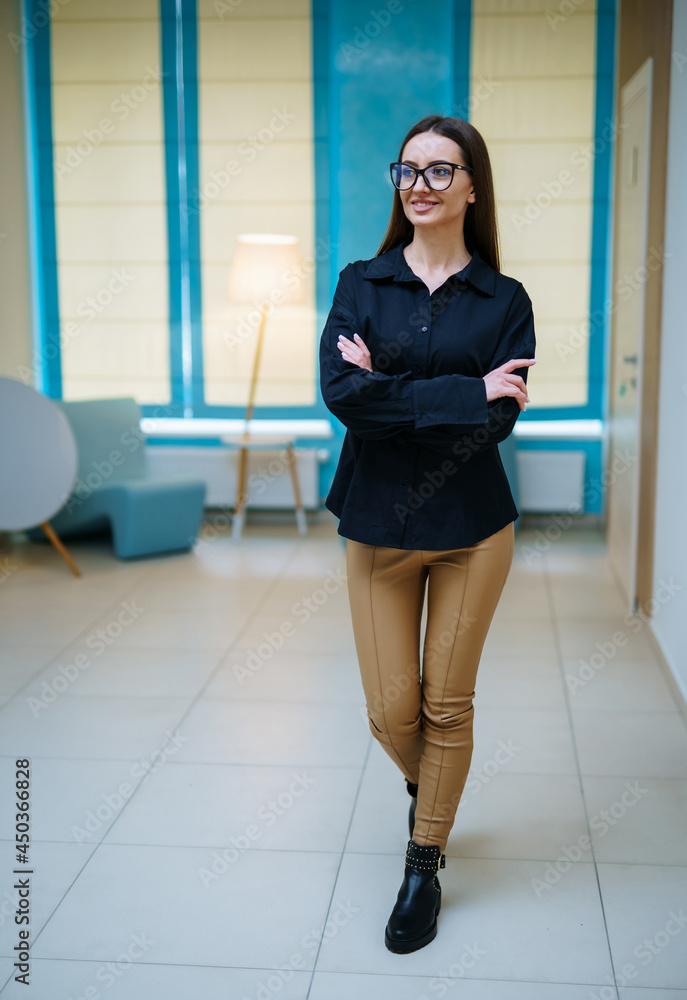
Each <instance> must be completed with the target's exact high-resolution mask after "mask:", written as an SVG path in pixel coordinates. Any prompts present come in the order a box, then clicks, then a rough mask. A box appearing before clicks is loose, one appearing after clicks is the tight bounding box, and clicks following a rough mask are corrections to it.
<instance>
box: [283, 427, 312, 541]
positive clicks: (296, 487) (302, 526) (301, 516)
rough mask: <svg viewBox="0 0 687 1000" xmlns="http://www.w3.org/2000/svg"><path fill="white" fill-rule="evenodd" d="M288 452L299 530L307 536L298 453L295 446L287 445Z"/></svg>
mask: <svg viewBox="0 0 687 1000" xmlns="http://www.w3.org/2000/svg"><path fill="white" fill-rule="evenodd" d="M286 451H287V455H288V459H289V472H290V473H291V482H292V484H293V499H294V501H295V506H296V524H297V525H298V530H299V532H300V533H301V535H307V533H308V523H307V521H306V519H305V511H304V510H303V500H302V498H301V485H300V483H299V481H298V465H297V464H296V452H295V451H294V448H293V445H290V444H289V445H287V446H286Z"/></svg>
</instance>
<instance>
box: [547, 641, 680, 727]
mask: <svg viewBox="0 0 687 1000" xmlns="http://www.w3.org/2000/svg"><path fill="white" fill-rule="evenodd" d="M594 664H598V666H595V665H594ZM594 664H591V663H590V662H589V661H587V662H586V664H581V663H580V661H579V660H576V661H575V660H568V661H566V662H565V663H564V675H565V686H566V689H567V692H568V697H569V699H570V706H571V708H573V709H575V708H593V709H604V710H606V711H609V712H642V711H648V712H659V711H666V712H675V711H677V708H678V706H677V703H676V702H675V699H674V698H673V695H672V694H671V691H670V688H669V687H668V685H667V683H666V680H665V678H664V676H663V671H662V670H661V668H660V667H659V665H658V663H656V662H655V661H654V660H648V659H644V660H632V659H629V658H628V657H626V656H625V655H624V653H623V652H620V653H618V656H617V658H616V659H613V660H605V659H604V660H599V661H594Z"/></svg>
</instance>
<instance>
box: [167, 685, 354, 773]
mask: <svg viewBox="0 0 687 1000" xmlns="http://www.w3.org/2000/svg"><path fill="white" fill-rule="evenodd" d="M183 730H184V734H185V735H186V736H187V737H188V742H187V743H185V744H184V746H183V747H182V748H181V750H180V751H179V754H178V756H177V758H176V759H177V760H179V761H203V762H205V763H209V764H212V763H215V764H286V765H289V766H290V765H293V766H301V767H302V766H305V765H308V764H309V765H311V766H317V765H320V766H324V767H360V766H361V765H362V763H363V758H364V756H365V751H366V750H367V747H368V744H369V741H370V739H371V736H370V734H369V728H368V727H367V726H366V725H365V723H363V720H362V718H361V714H360V712H359V711H358V709H357V708H356V707H355V706H353V705H329V704H326V705H308V704H303V703H300V704H299V703H295V704H285V703H284V702H275V701H272V702H268V701H260V702H258V701H253V702H251V701H242V702H231V701H212V702H211V701H208V700H205V699H203V700H201V701H199V702H197V703H196V704H195V705H194V707H193V708H192V709H191V711H190V712H189V715H188V717H187V718H186V719H185V720H184V726H183Z"/></svg>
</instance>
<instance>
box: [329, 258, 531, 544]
mask: <svg viewBox="0 0 687 1000" xmlns="http://www.w3.org/2000/svg"><path fill="white" fill-rule="evenodd" d="M408 242H410V241H409V240H408V241H406V243H404V244H398V245H397V246H396V247H394V248H393V249H392V250H390V251H388V253H384V254H381V255H380V256H378V257H374V258H373V259H372V260H357V261H354V262H353V263H351V264H347V265H346V267H344V269H343V270H342V271H341V273H340V274H339V281H338V284H337V287H336V291H335V293H334V299H333V303H332V308H331V311H330V313H329V316H328V318H327V322H326V324H325V327H324V330H323V332H322V337H321V341H320V388H321V392H322V397H323V399H324V402H325V404H326V405H327V408H328V409H329V410H330V411H331V412H332V413H333V414H334V415H335V416H336V417H338V419H339V420H340V421H341V422H342V423H343V424H344V425H345V426H346V428H347V432H346V436H345V439H344V442H343V446H342V449H341V455H340V458H339V464H338V467H337V470H336V474H335V476H334V480H333V482H332V486H331V489H330V491H329V495H328V496H327V499H326V501H325V506H326V507H327V508H328V509H329V510H330V511H332V513H333V514H335V515H336V516H337V517H338V518H340V523H339V527H338V531H339V534H340V535H343V536H344V537H346V538H351V539H354V540H355V541H358V542H366V543H368V544H371V545H384V546H391V547H392V548H399V549H453V548H464V547H466V546H469V545H474V544H476V543H477V542H479V541H481V540H482V539H483V538H486V537H488V536H489V535H491V534H493V533H494V532H496V531H499V530H500V529H501V528H503V527H505V526H506V525H507V524H509V523H510V522H511V521H513V520H515V518H517V517H518V510H517V507H516V506H515V502H514V500H513V496H512V494H511V491H510V487H509V484H508V479H507V477H506V473H505V471H504V468H503V464H502V462H501V456H500V455H499V450H498V447H497V444H498V442H499V441H503V440H504V439H505V438H506V437H508V435H509V434H510V432H511V431H512V429H513V426H514V425H515V421H516V420H517V418H518V416H519V414H520V407H519V405H518V403H517V401H516V400H515V399H514V398H513V397H512V396H502V397H500V398H498V399H494V400H491V401H490V402H487V392H486V386H485V383H484V381H483V376H484V375H486V374H487V373H488V372H490V371H492V370H493V369H494V368H498V367H499V366H500V365H502V364H504V362H506V361H509V360H510V359H512V358H533V357H534V349H535V335H534V317H533V313H532V303H531V301H530V299H529V296H528V295H527V292H526V291H525V289H524V288H523V286H522V284H521V283H520V282H519V281H517V280H516V279H515V278H510V277H507V276H506V275H504V274H501V273H499V272H498V271H495V270H494V269H493V268H492V267H491V266H490V265H489V264H487V263H486V261H484V260H483V259H482V258H481V257H480V255H479V253H478V252H477V251H476V250H475V251H473V254H472V259H471V260H470V261H469V263H468V264H467V265H466V267H464V268H463V270H462V271H459V272H457V273H456V274H453V275H450V276H449V277H448V278H447V279H446V281H445V282H444V284H443V285H441V287H440V288H437V289H436V290H435V291H434V292H433V293H432V294H431V295H430V293H429V289H428V287H427V286H426V285H425V283H424V282H423V281H422V280H421V279H420V278H418V276H417V275H416V274H415V273H414V272H413V271H412V270H411V268H410V267H409V265H408V263H407V262H406V259H405V257H404V256H403V252H402V251H403V247H404V246H407V244H408ZM354 333H358V334H359V336H360V337H361V338H362V339H363V341H364V342H365V344H366V345H367V348H368V350H369V351H370V354H371V356H372V368H373V371H371V372H370V371H367V369H362V368H359V367H357V365H354V364H353V363H352V362H349V361H345V360H344V359H343V357H342V356H341V352H340V351H339V349H338V347H337V346H336V345H337V340H338V337H339V334H343V335H344V337H347V338H348V339H349V340H353V334H354ZM527 372H528V367H527V366H525V367H523V368H518V369H516V370H515V374H517V375H521V376H522V378H523V379H524V380H525V381H526V380H527Z"/></svg>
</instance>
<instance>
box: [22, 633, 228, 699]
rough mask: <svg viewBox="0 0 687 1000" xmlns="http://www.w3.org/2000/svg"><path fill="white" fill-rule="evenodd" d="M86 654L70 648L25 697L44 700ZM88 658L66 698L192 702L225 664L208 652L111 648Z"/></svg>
mask: <svg viewBox="0 0 687 1000" xmlns="http://www.w3.org/2000/svg"><path fill="white" fill-rule="evenodd" d="M80 652H83V648H82V647H79V646H75V647H72V648H71V649H66V650H64V651H63V652H62V653H61V655H60V657H59V659H58V661H57V663H56V664H55V665H53V666H50V667H47V668H46V669H44V670H43V671H41V673H39V674H38V676H37V677H36V678H35V680H34V681H33V682H32V683H30V684H29V685H27V686H26V687H25V688H24V690H23V692H22V697H23V698H30V697H35V698H37V699H40V697H41V694H42V692H43V685H44V684H45V683H46V682H47V683H48V685H53V682H54V680H55V678H57V677H59V676H64V674H63V673H62V672H61V671H60V669H59V664H62V666H65V665H70V664H74V663H76V657H77V656H78V655H79V653H80ZM87 655H88V659H89V664H88V666H84V667H83V668H81V669H79V668H78V667H77V671H76V675H75V679H74V680H73V682H72V683H70V684H68V686H67V687H66V688H65V690H64V691H63V692H61V696H63V697H67V698H69V697H84V696H88V697H100V698H164V697H166V696H168V695H169V693H170V692H173V693H174V697H175V698H192V697H194V695H196V694H198V692H199V691H200V690H201V688H202V687H203V685H204V683H205V681H206V680H207V679H208V678H209V676H210V674H211V673H212V671H213V670H214V669H215V667H216V666H217V665H218V663H219V660H220V655H219V653H218V652H217V651H216V650H215V651H213V650H206V649H122V648H121V647H116V648H115V647H110V648H107V649H105V650H104V651H103V652H102V653H100V654H99V655H97V654H96V653H93V652H91V651H90V650H89V651H88V654H87ZM78 662H79V663H82V662H83V661H82V660H80V661H78ZM60 686H61V685H60V684H58V687H60Z"/></svg>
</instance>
